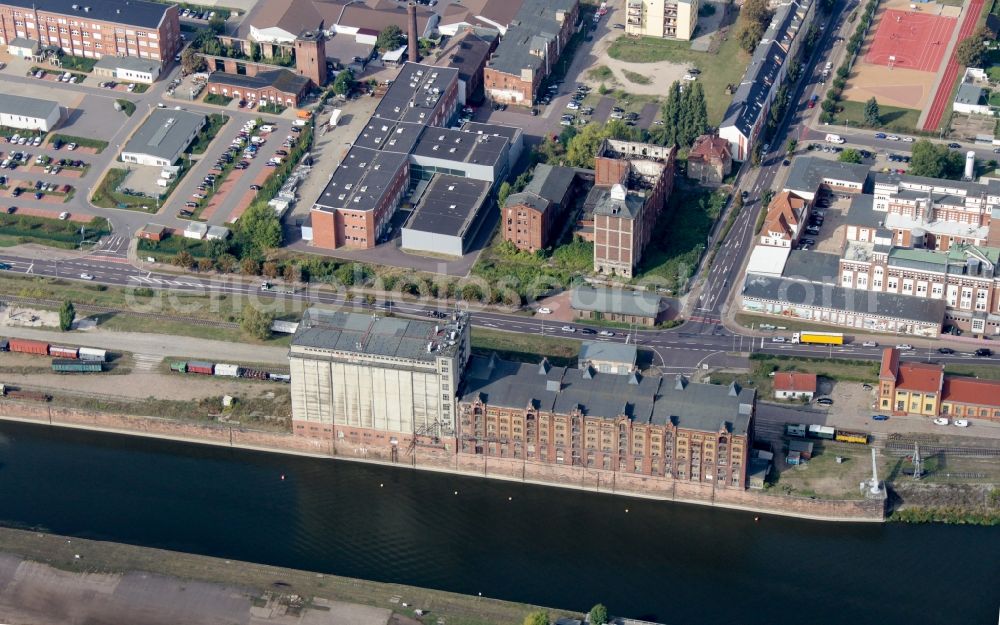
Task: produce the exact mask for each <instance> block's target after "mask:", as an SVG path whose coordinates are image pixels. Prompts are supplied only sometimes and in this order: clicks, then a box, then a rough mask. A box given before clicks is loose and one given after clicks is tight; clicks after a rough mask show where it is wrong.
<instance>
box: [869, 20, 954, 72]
mask: <svg viewBox="0 0 1000 625" xmlns="http://www.w3.org/2000/svg"><path fill="white" fill-rule="evenodd" d="M957 22H958V20H957V19H955V18H953V17H938V16H937V15H927V14H925V13H914V12H912V11H896V10H893V9H888V10H887V11H886V12H885V13H883V14H882V17H881V19H880V20H879V25H878V29H877V30H876V31H875V38H874V40H873V41H872V43H871V46H870V47H869V48H868V54H866V55H865V62H867V63H870V64H872V65H886V66H888V65H889V58H890V57H894V58H895V59H896V60H895V62H894V63H893V65H894V66H895V67H901V68H904V69H915V70H919V71H922V72H937V71H938V69H939V68H940V67H941V61H943V60H944V50H945V48H947V47H948V41H949V40H950V39H951V33H952V31H953V30H954V29H955V25H956V23H957Z"/></svg>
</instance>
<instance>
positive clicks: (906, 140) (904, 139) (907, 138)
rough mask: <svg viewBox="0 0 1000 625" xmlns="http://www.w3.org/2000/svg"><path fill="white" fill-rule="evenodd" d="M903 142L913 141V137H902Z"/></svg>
mask: <svg viewBox="0 0 1000 625" xmlns="http://www.w3.org/2000/svg"><path fill="white" fill-rule="evenodd" d="M903 143H913V137H903Z"/></svg>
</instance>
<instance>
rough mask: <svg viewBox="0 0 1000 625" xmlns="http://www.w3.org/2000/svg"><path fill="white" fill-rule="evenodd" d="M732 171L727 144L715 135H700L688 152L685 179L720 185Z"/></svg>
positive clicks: (731, 156)
mask: <svg viewBox="0 0 1000 625" xmlns="http://www.w3.org/2000/svg"><path fill="white" fill-rule="evenodd" d="M732 171H733V153H732V152H731V151H730V149H729V142H728V141H726V140H725V139H723V138H722V137H719V136H717V135H701V136H700V137H698V138H697V139H695V140H694V145H692V146H691V150H690V151H688V171H687V177H688V178H690V179H692V180H697V181H698V182H701V183H702V184H704V183H711V184H722V181H723V180H724V179H725V178H726V176H728V175H729V174H730V173H732Z"/></svg>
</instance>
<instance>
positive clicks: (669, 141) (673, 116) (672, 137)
mask: <svg viewBox="0 0 1000 625" xmlns="http://www.w3.org/2000/svg"><path fill="white" fill-rule="evenodd" d="M661 118H662V121H663V125H662V126H660V128H659V129H658V130H659V133H658V135H659V143H660V144H661V145H676V144H677V143H678V137H677V134H678V133H677V127H678V124H679V123H680V119H681V85H680V83H679V82H676V81H675V82H674V83H673V84H671V85H670V88H669V89H667V99H666V101H665V102H664V103H663V109H662V110H661Z"/></svg>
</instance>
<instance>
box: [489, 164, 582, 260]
mask: <svg viewBox="0 0 1000 625" xmlns="http://www.w3.org/2000/svg"><path fill="white" fill-rule="evenodd" d="M575 178H576V172H575V170H574V169H573V168H572V167H559V166H555V167H553V166H552V165H547V164H545V163H540V164H538V165H537V166H535V170H534V172H533V174H532V178H531V182H529V183H528V186H527V187H525V189H524V191H521V192H519V193H512V194H511V195H509V196H508V197H507V200H506V202H504V205H503V208H502V211H503V213H502V215H503V216H502V218H501V219H502V225H501V227H502V228H503V238H504V240H505V241H510V242H511V243H513V244H514V245H515V246H517V248H518V249H521V250H525V251H527V252H536V251H538V250H542V249H545V248H547V247H549V246H550V245H552V243H553V237H555V236H558V235H559V232H560V230H559V229H560V228H561V227H562V226H563V225H564V221H563V219H564V217H565V216H566V212H567V211H568V209H569V208H570V202H571V201H572V194H573V181H574V180H575Z"/></svg>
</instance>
